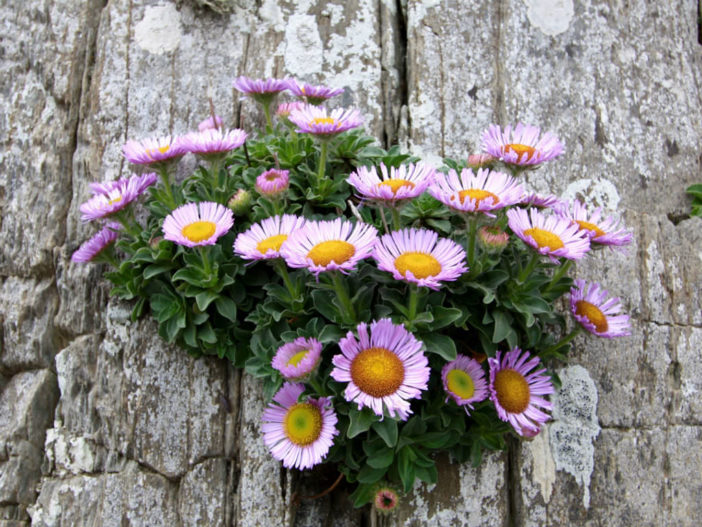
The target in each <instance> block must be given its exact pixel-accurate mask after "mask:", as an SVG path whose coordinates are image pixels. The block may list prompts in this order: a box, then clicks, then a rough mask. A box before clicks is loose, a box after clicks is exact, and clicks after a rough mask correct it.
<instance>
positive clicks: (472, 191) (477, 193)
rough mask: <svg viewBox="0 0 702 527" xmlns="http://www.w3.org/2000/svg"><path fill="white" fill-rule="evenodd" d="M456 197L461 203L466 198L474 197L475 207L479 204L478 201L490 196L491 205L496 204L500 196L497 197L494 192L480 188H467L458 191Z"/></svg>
mask: <svg viewBox="0 0 702 527" xmlns="http://www.w3.org/2000/svg"><path fill="white" fill-rule="evenodd" d="M458 198H459V199H460V200H461V203H463V202H464V201H465V200H466V198H468V199H474V200H475V206H476V207H477V206H478V205H480V202H481V201H482V200H484V199H485V198H492V204H493V205H497V204H498V203H499V202H500V198H498V197H497V196H496V195H495V194H493V193H492V192H488V191H487V190H483V189H480V188H469V189H467V190H461V191H460V192H459V193H458Z"/></svg>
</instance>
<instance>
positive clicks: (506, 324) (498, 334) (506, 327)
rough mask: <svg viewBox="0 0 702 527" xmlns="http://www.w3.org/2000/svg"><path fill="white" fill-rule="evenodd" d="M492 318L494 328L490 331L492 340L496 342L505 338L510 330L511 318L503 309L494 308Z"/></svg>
mask: <svg viewBox="0 0 702 527" xmlns="http://www.w3.org/2000/svg"><path fill="white" fill-rule="evenodd" d="M492 318H493V320H494V321H495V330H494V331H493V333H492V342H493V343H495V344H497V343H498V342H502V341H503V340H504V339H506V338H507V335H509V333H510V332H511V331H512V326H511V322H512V321H511V319H510V317H509V315H508V314H507V313H505V312H504V311H499V310H497V309H496V310H494V311H493V312H492Z"/></svg>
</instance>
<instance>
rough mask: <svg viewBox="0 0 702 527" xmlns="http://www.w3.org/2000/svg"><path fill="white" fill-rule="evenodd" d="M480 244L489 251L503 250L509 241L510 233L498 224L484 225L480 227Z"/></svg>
mask: <svg viewBox="0 0 702 527" xmlns="http://www.w3.org/2000/svg"><path fill="white" fill-rule="evenodd" d="M478 241H479V242H480V246H481V247H482V248H483V249H484V250H486V251H487V252H489V253H498V252H500V251H502V250H503V249H504V248H505V247H507V244H508V243H509V234H507V233H506V232H505V231H503V230H502V229H500V228H499V227H498V226H497V225H483V226H482V227H480V228H479V229H478Z"/></svg>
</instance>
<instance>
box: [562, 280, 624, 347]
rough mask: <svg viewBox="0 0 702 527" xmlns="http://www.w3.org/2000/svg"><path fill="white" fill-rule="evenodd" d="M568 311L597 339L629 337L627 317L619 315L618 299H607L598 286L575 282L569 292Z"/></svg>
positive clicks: (580, 281)
mask: <svg viewBox="0 0 702 527" xmlns="http://www.w3.org/2000/svg"><path fill="white" fill-rule="evenodd" d="M570 310H571V312H572V313H573V316H574V317H575V320H577V321H578V322H579V323H580V325H581V326H583V327H584V328H585V329H587V330H588V331H589V332H590V333H592V334H593V335H597V336H598V337H605V338H613V337H625V336H628V335H631V326H630V325H629V316H628V315H624V314H621V311H622V304H621V301H620V299H619V298H609V299H608V298H607V291H605V290H603V289H602V287H601V286H600V284H597V283H594V282H593V283H587V282H585V280H575V287H573V288H572V289H571V290H570Z"/></svg>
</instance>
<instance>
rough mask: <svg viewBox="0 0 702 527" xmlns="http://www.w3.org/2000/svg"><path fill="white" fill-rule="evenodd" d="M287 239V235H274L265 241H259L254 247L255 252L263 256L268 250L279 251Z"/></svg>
mask: <svg viewBox="0 0 702 527" xmlns="http://www.w3.org/2000/svg"><path fill="white" fill-rule="evenodd" d="M287 239H288V235H287V234H276V235H274V236H269V237H268V238H266V239H265V240H261V241H260V242H258V245H256V250H257V251H258V252H260V253H261V254H263V255H265V254H266V253H267V252H268V251H269V250H271V249H273V250H274V251H280V247H281V245H283V242H284V241H285V240H287Z"/></svg>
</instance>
